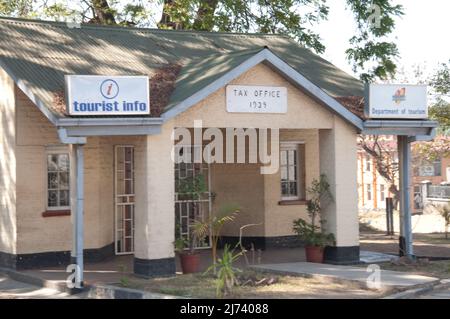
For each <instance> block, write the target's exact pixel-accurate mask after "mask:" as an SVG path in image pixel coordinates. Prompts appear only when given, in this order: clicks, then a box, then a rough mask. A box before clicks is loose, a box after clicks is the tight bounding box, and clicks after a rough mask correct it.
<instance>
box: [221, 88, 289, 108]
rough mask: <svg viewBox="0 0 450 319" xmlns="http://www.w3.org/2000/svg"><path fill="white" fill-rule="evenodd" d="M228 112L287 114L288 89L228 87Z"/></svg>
mask: <svg viewBox="0 0 450 319" xmlns="http://www.w3.org/2000/svg"><path fill="white" fill-rule="evenodd" d="M226 98H227V111H228V112H231V113H286V112H287V88H285V87H276V86H251V85H228V86H227V88H226Z"/></svg>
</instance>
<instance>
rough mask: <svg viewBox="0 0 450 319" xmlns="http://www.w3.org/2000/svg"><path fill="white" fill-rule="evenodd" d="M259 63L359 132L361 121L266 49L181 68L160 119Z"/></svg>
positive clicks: (165, 117)
mask: <svg viewBox="0 0 450 319" xmlns="http://www.w3.org/2000/svg"><path fill="white" fill-rule="evenodd" d="M216 61H217V62H216ZM259 63H266V64H268V65H270V66H271V67H272V68H273V69H274V70H275V71H277V72H278V73H280V74H282V75H283V76H284V77H285V78H287V79H288V80H289V81H290V82H292V83H293V84H294V85H296V86H297V87H299V88H300V89H301V90H302V91H303V92H305V93H306V94H307V95H309V96H310V97H312V98H313V99H314V100H316V101H318V102H319V103H321V104H322V105H324V106H326V107H327V108H328V109H329V110H331V111H332V112H334V113H335V114H337V115H339V116H341V117H342V118H343V119H345V120H346V121H347V122H349V123H351V124H352V125H354V126H355V127H357V128H358V129H362V127H363V121H362V119H361V118H359V117H358V116H357V115H355V114H354V113H353V112H351V111H350V110H348V109H347V108H346V107H345V106H343V105H342V104H341V103H340V102H338V101H337V100H336V99H334V98H333V97H331V96H330V95H329V94H328V93H327V92H325V91H324V90H322V89H321V88H320V87H318V86H317V85H315V84H314V83H312V82H311V81H310V80H308V79H307V78H306V77H304V76H303V75H302V74H300V73H299V72H297V71H296V70H295V69H294V68H292V67H291V66H290V65H288V64H287V63H286V62H285V61H283V60H282V59H281V58H279V57H278V56H276V55H275V54H274V53H273V52H271V50H270V49H269V48H264V49H262V50H260V51H258V52H255V51H244V52H241V53H240V54H237V53H235V54H230V55H223V56H221V57H219V58H218V59H217V60H216V58H210V59H207V60H205V61H202V62H199V61H197V63H191V64H189V65H188V66H186V67H185V68H184V71H183V69H182V71H181V74H182V75H181V76H180V77H179V79H178V80H177V82H176V85H175V87H176V88H175V91H174V94H173V95H172V97H173V98H172V99H171V101H170V103H169V105H168V108H166V109H165V111H164V112H163V114H162V117H163V118H164V119H165V120H167V119H170V118H172V117H174V116H177V115H178V114H181V113H182V112H184V111H186V110H187V109H189V108H190V107H192V106H194V105H195V104H197V103H198V102H200V101H202V100H203V99H205V98H206V97H208V96H209V95H210V94H212V93H214V92H215V91H217V90H218V89H220V88H222V87H224V86H225V85H227V84H228V83H229V82H231V81H232V80H234V79H236V78H237V77H238V76H240V75H241V74H243V73H245V72H246V71H248V70H250V69H251V68H252V67H254V66H256V65H257V64H259ZM191 77H194V78H197V81H194V84H192V81H189V80H188V79H189V78H191Z"/></svg>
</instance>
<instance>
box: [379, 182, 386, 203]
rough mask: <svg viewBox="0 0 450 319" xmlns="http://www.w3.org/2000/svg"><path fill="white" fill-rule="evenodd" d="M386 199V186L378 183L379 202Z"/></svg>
mask: <svg viewBox="0 0 450 319" xmlns="http://www.w3.org/2000/svg"><path fill="white" fill-rule="evenodd" d="M385 201H386V186H385V185H384V184H380V202H382V203H384V202H385Z"/></svg>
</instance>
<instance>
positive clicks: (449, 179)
mask: <svg viewBox="0 0 450 319" xmlns="http://www.w3.org/2000/svg"><path fill="white" fill-rule="evenodd" d="M382 145H383V147H384V148H385V149H386V150H389V152H390V153H391V158H392V160H393V161H397V159H398V154H397V142H396V138H395V136H391V137H386V138H385V139H383V140H382ZM412 173H413V178H412V182H413V189H412V192H413V194H412V196H411V200H412V204H411V205H412V207H413V209H414V211H416V212H420V211H421V210H422V208H423V206H422V205H423V200H422V187H421V184H422V182H425V181H428V182H431V184H432V185H440V184H442V183H450V157H446V158H440V159H436V160H435V161H433V162H431V163H430V162H429V161H426V160H422V161H416V163H413V169H412ZM396 184H397V185H398V181H396ZM391 196H393V194H391V193H390V192H389V183H388V182H387V181H386V180H385V179H384V178H383V177H382V176H381V175H380V174H379V173H378V171H377V168H376V160H375V159H374V158H373V157H372V156H370V155H369V154H368V153H367V152H365V151H364V150H363V149H361V148H359V149H358V205H359V209H360V210H378V209H385V208H386V197H391Z"/></svg>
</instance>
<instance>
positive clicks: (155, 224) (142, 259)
mask: <svg viewBox="0 0 450 319" xmlns="http://www.w3.org/2000/svg"><path fill="white" fill-rule="evenodd" d="M172 131H173V126H172V125H171V124H170V123H166V124H164V126H163V127H162V129H161V133H159V134H157V135H149V136H146V137H145V139H144V141H143V143H142V145H139V147H137V148H136V156H135V158H136V159H135V160H136V171H135V176H136V178H135V193H136V203H135V207H136V216H135V254H134V273H135V274H136V275H139V276H143V277H155V276H168V275H174V274H175V253H174V244H173V243H174V240H175V204H174V196H175V181H174V178H175V177H174V176H175V173H174V162H173V161H172V158H171V152H172V140H171V135H172Z"/></svg>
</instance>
